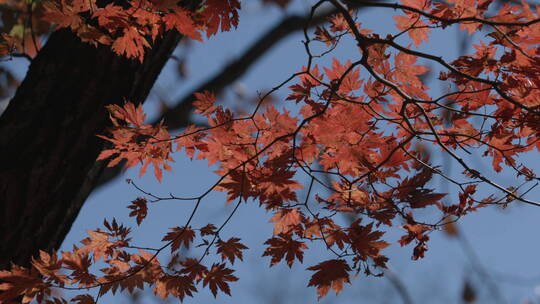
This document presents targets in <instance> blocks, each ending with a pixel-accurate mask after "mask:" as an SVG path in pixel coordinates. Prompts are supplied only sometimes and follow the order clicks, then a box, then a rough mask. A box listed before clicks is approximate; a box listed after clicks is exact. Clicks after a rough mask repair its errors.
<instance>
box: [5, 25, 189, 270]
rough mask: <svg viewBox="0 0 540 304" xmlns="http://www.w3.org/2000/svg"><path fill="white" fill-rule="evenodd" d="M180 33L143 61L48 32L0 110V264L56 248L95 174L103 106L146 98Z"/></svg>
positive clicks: (67, 33) (104, 120) (20, 261)
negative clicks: (43, 44)
mask: <svg viewBox="0 0 540 304" xmlns="http://www.w3.org/2000/svg"><path fill="white" fill-rule="evenodd" d="M179 38H180V35H179V34H177V33H176V32H169V33H167V34H166V35H165V36H164V37H163V38H162V39H161V40H160V41H158V42H156V44H155V45H154V46H153V48H152V50H149V52H148V53H147V55H146V59H145V61H144V63H142V64H141V63H140V62H138V61H135V60H128V59H126V58H123V57H120V56H117V55H115V54H114V53H113V52H112V51H111V49H110V47H109V46H99V47H97V48H96V47H94V46H92V45H89V44H86V43H82V42H81V41H80V40H79V38H77V37H76V36H75V35H74V34H73V33H71V32H70V31H69V30H60V31H57V32H55V33H53V34H52V35H51V36H50V38H49V40H48V42H47V43H46V45H45V46H44V47H43V49H42V50H41V51H40V52H39V54H38V56H37V57H36V58H35V59H34V60H33V61H32V64H31V65H30V67H29V70H28V73H27V75H26V78H25V79H24V81H23V82H22V84H21V85H20V87H19V88H18V89H17V92H16V94H15V97H14V98H13V99H12V100H11V102H10V103H9V105H8V107H7V109H6V110H5V112H4V113H3V115H2V116H1V117H0V157H1V161H0V244H1V245H0V269H3V268H6V267H8V266H9V263H10V262H13V263H15V264H18V265H22V266H28V265H29V262H30V258H31V257H32V256H33V255H35V254H36V253H38V251H39V250H40V249H41V250H45V251H49V252H50V251H52V250H54V249H58V247H59V246H60V244H61V243H62V240H63V239H64V237H65V235H66V234H67V232H68V231H69V229H70V228H71V224H72V223H73V221H74V220H75V218H76V216H77V214H78V213H79V210H80V208H81V206H82V204H83V203H84V201H85V199H86V198H87V196H88V194H89V193H90V191H91V189H92V188H93V187H94V184H95V182H96V180H97V178H98V177H99V174H100V172H101V170H102V169H103V164H101V163H96V161H95V160H96V157H97V156H98V154H99V152H100V150H101V148H102V146H103V144H104V142H103V141H102V140H101V139H99V138H97V137H96V134H100V133H103V132H104V129H105V128H106V127H107V126H108V125H109V120H108V114H107V112H106V110H105V106H106V105H108V104H122V103H123V102H124V100H125V99H127V100H130V101H132V102H134V103H141V102H143V101H144V100H145V99H146V97H147V95H148V93H149V91H150V89H151V87H152V85H153V84H154V82H155V81H156V79H157V76H158V75H159V73H160V71H161V69H162V68H163V66H164V65H165V63H166V62H167V60H168V58H169V56H170V55H171V53H172V51H173V50H174V48H175V47H176V45H177V43H178V40H179Z"/></svg>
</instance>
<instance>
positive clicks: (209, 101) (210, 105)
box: [193, 91, 217, 116]
mask: <svg viewBox="0 0 540 304" xmlns="http://www.w3.org/2000/svg"><path fill="white" fill-rule="evenodd" d="M193 95H195V101H194V102H193V106H194V107H195V109H196V110H195V113H198V114H202V115H206V116H208V115H211V114H213V113H214V112H215V111H216V110H217V107H216V106H214V103H215V102H216V95H214V93H212V92H210V91H203V92H201V93H193Z"/></svg>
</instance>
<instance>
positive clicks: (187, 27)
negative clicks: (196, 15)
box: [163, 7, 202, 41]
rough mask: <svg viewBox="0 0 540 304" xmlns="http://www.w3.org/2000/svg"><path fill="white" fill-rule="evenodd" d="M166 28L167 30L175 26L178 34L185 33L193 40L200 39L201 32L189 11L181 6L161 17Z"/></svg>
mask: <svg viewBox="0 0 540 304" xmlns="http://www.w3.org/2000/svg"><path fill="white" fill-rule="evenodd" d="M163 21H165V25H166V28H167V29H168V30H170V29H172V28H175V29H176V30H177V31H178V32H179V33H180V34H182V35H185V36H187V37H189V38H191V39H193V40H198V41H202V36H201V33H199V31H198V28H197V26H196V24H195V22H194V21H193V17H192V14H191V12H189V11H188V10H185V9H183V8H181V7H176V8H175V9H174V13H170V14H167V15H165V16H164V17H163Z"/></svg>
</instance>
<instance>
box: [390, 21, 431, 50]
mask: <svg viewBox="0 0 540 304" xmlns="http://www.w3.org/2000/svg"><path fill="white" fill-rule="evenodd" d="M393 18H394V20H395V21H396V23H397V24H396V28H398V29H399V30H400V31H407V35H409V38H411V40H412V41H413V43H414V45H415V46H416V47H418V46H419V45H420V44H422V42H425V41H428V40H429V33H430V31H431V30H430V29H429V28H428V27H427V24H425V23H424V22H423V21H422V20H421V19H420V17H419V15H418V14H409V13H407V14H406V15H405V16H394V17H393Z"/></svg>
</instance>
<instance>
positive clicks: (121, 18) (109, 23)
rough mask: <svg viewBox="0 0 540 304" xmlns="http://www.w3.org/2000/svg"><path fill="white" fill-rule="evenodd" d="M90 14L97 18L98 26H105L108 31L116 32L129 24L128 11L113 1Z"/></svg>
mask: <svg viewBox="0 0 540 304" xmlns="http://www.w3.org/2000/svg"><path fill="white" fill-rule="evenodd" d="M92 16H93V17H94V18H97V19H98V23H99V26H101V27H104V28H106V29H107V30H108V31H109V32H110V33H114V32H116V30H117V29H119V28H123V27H127V26H130V22H129V17H130V16H129V14H128V12H127V11H126V10H124V9H123V8H122V7H121V6H118V5H114V3H109V4H107V5H106V6H105V7H104V8H102V9H97V10H95V11H94V13H93V14H92Z"/></svg>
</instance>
